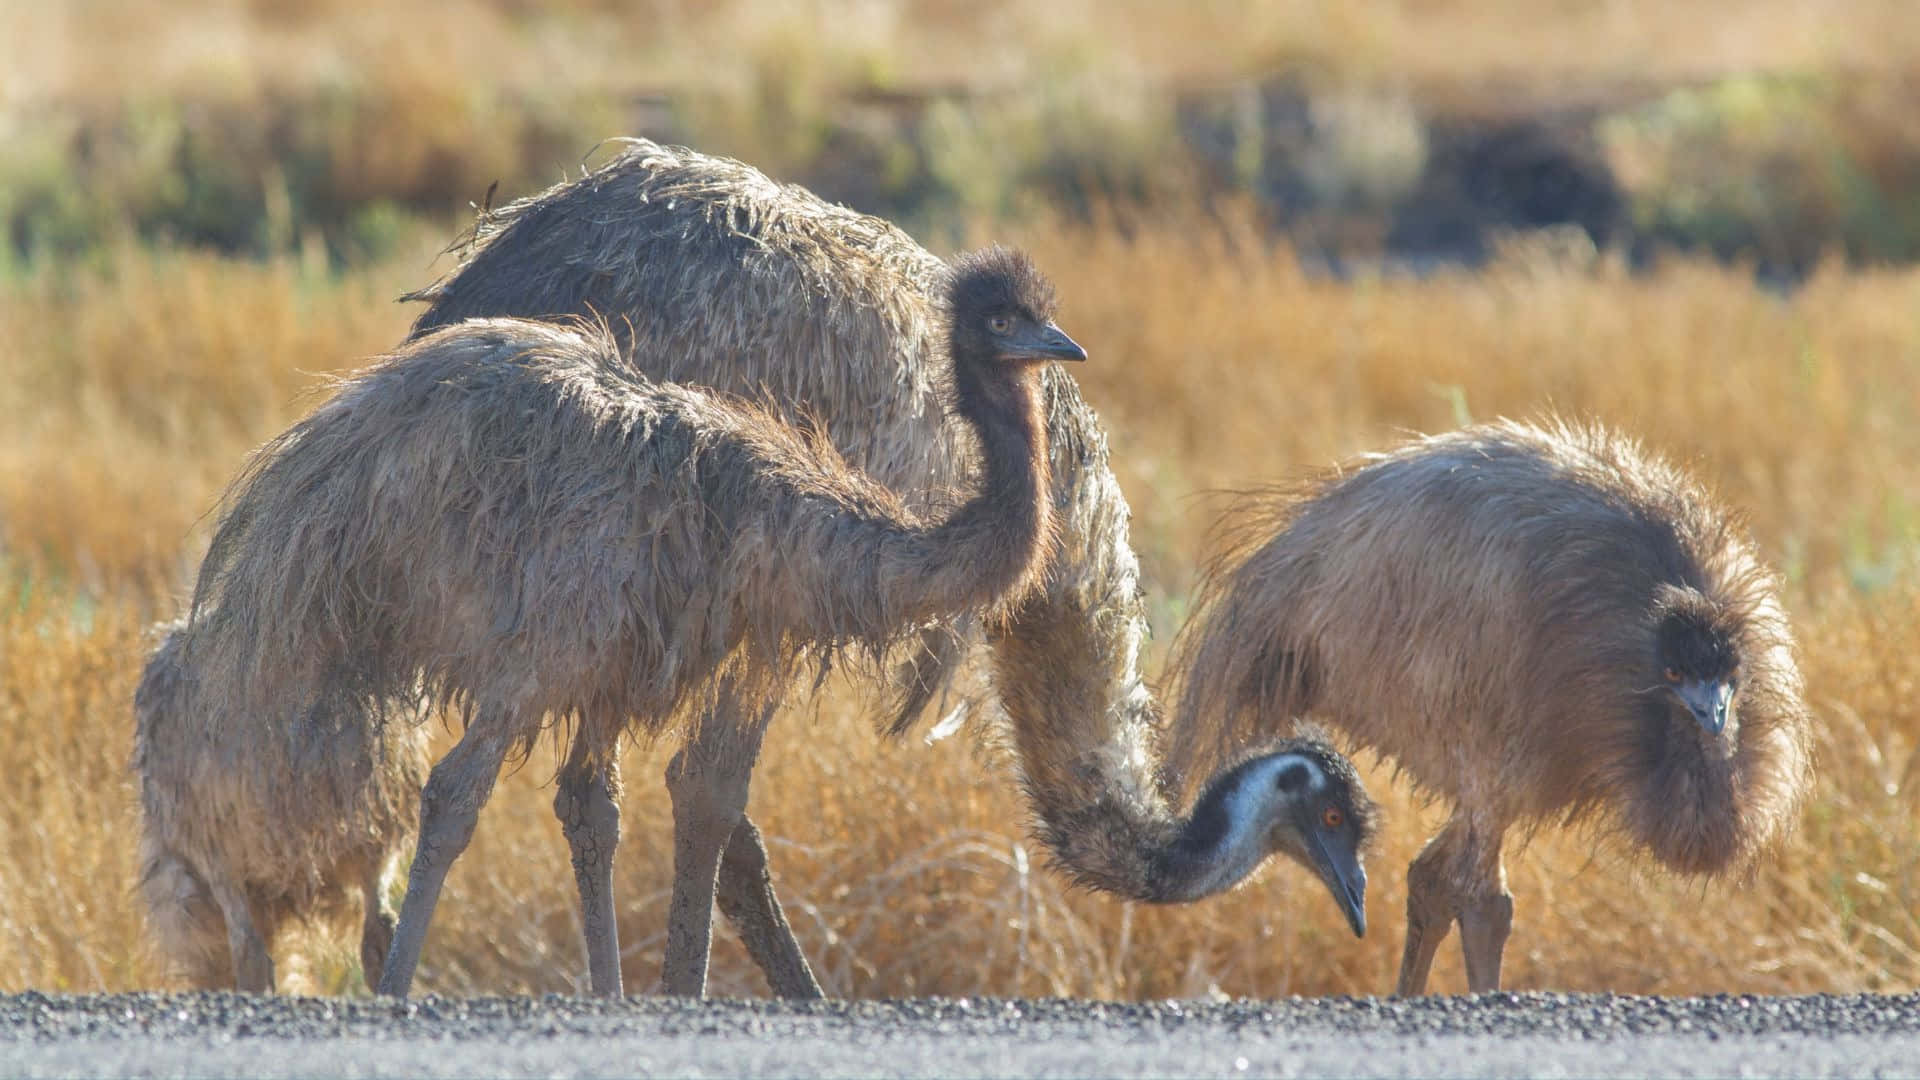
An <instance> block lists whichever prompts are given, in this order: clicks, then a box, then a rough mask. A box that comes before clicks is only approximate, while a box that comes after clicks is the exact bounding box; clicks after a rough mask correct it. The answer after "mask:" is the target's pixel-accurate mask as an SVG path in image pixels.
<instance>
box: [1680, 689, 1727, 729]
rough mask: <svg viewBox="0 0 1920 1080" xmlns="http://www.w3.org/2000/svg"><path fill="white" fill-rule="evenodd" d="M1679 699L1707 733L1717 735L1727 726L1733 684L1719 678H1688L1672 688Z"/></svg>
mask: <svg viewBox="0 0 1920 1080" xmlns="http://www.w3.org/2000/svg"><path fill="white" fill-rule="evenodd" d="M1673 692H1674V693H1675V694H1676V695H1678V696H1679V698H1680V701H1681V703H1682V704H1684V705H1685V706H1686V707H1687V711H1688V712H1690V713H1692V714H1693V718H1694V719H1695V720H1697V721H1699V723H1700V726H1701V727H1703V728H1705V729H1706V730H1707V734H1709V735H1715V736H1717V735H1719V734H1720V733H1721V732H1722V731H1725V730H1726V727H1727V706H1728V705H1729V704H1731V703H1732V702H1733V686H1732V685H1731V684H1729V683H1728V682H1727V681H1726V680H1724V679H1721V680H1717V681H1714V682H1708V681H1706V680H1705V679H1688V680H1686V681H1685V682H1682V683H1681V684H1680V685H1678V686H1676V687H1674V688H1673Z"/></svg>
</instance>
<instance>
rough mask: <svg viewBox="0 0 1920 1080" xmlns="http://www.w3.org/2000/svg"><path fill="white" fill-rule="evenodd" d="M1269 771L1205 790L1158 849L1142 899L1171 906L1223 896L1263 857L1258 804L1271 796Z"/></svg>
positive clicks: (1237, 775) (1242, 774)
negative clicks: (1221, 894)
mask: <svg viewBox="0 0 1920 1080" xmlns="http://www.w3.org/2000/svg"><path fill="white" fill-rule="evenodd" d="M1273 790H1274V788H1273V780H1272V776H1271V771H1270V770H1264V769H1253V770H1247V769H1239V770H1235V771H1233V772H1230V773H1228V774H1226V775H1225V776H1223V777H1221V778H1220V779H1219V780H1217V781H1215V782H1214V783H1213V784H1211V785H1209V786H1208V787H1207V790H1206V792H1205V793H1203V794H1202V795H1201V796H1200V799H1199V801H1198V802H1196V803H1194V806H1193V812H1192V813H1191V814H1189V815H1187V820H1186V821H1185V822H1184V823H1183V824H1182V825H1181V826H1180V827H1179V831H1178V833H1177V834H1176V835H1174V836H1173V837H1172V838H1171V840H1170V841H1169V842H1168V843H1167V844H1166V845H1165V846H1164V847H1163V848H1161V849H1160V851H1159V852H1158V853H1157V854H1158V857H1157V859H1155V860H1154V862H1153V864H1152V866H1151V870H1152V874H1151V876H1150V879H1149V881H1148V883H1147V884H1148V888H1147V892H1148V894H1149V895H1147V896H1144V897H1142V899H1146V900H1151V901H1153V902H1155V903H1162V904H1174V903H1184V902H1186V901H1189V900H1199V899H1201V898H1203V897H1208V896H1212V895H1214V894H1215V893H1222V892H1225V891H1227V890H1228V889H1231V888H1233V887H1234V886H1235V885H1238V884H1239V883H1240V881H1241V880H1242V879H1243V878H1245V877H1246V876H1247V875H1248V874H1251V873H1253V871H1254V868H1256V867H1258V866H1259V865H1260V863H1261V861H1262V860H1263V859H1265V858H1266V857H1267V854H1268V851H1269V849H1268V847H1267V845H1266V844H1265V843H1264V842H1263V837H1262V835H1261V833H1262V829H1261V827H1260V821H1261V818H1262V815H1261V814H1260V813H1259V810H1260V806H1259V801H1260V800H1261V799H1262V798H1272V797H1273V795H1272V792H1273Z"/></svg>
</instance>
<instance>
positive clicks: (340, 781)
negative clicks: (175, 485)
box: [132, 620, 428, 993]
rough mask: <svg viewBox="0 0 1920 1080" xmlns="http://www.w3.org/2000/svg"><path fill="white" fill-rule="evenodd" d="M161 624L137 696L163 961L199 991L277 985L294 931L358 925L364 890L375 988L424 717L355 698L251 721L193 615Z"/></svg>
mask: <svg viewBox="0 0 1920 1080" xmlns="http://www.w3.org/2000/svg"><path fill="white" fill-rule="evenodd" d="M158 632H159V633H160V634H161V635H162V637H161V641H160V644H159V646H158V647H156V648H155V649H154V651H153V653H152V654H151V655H150V656H149V657H148V658H147V663H146V667H145V668H144V670H143V671H142V673H141V677H140V685H139V688H138V689H137V690H136V691H135V693H134V699H133V700H134V741H133V757H132V769H133V773H134V776H135V779H136V783H137V785H138V787H139V789H140V809H141V833H140V893H141V897H142V899H143V900H144V901H145V904H146V908H147V912H148V922H149V924H150V929H151V931H152V933H153V936H154V938H155V940H156V944H157V945H158V947H159V952H160V955H161V956H162V957H163V958H164V959H165V961H166V962H167V964H168V966H169V968H170V969H171V970H172V973H173V974H174V975H176V976H177V977H180V978H183V979H184V980H185V981H186V982H187V983H188V985H190V986H192V987H194V988H196V989H215V988H219V987H223V986H233V987H237V988H239V989H241V990H246V991H251V992H255V993H266V992H269V991H271V990H273V988H274V974H273V957H272V952H271V946H272V943H273V942H274V940H275V939H276V938H277V937H278V935H279V932H280V930H281V928H282V927H285V926H287V925H289V924H292V923H306V924H324V925H332V926H335V927H336V928H337V927H340V926H342V925H343V924H346V923H347V922H348V921H349V918H350V913H351V912H352V910H353V906H352V898H351V893H352V891H353V890H355V889H358V891H359V893H360V900H361V912H362V915H361V934H360V964H361V970H362V972H363V973H364V974H365V976H366V978H367V983H368V985H369V986H372V985H375V984H377V983H378V982H379V981H380V971H381V966H382V965H383V964H384V963H385V961H386V957H387V948H388V945H389V944H390V943H391V941H392V938H393V925H394V911H393V907H392V905H391V904H390V903H389V902H388V901H387V899H386V895H385V890H384V889H383V888H382V887H381V886H382V882H384V881H385V879H386V876H387V875H388V874H389V873H391V872H392V870H393V868H394V864H395V862H396V861H397V860H398V858H399V856H400V855H401V853H402V852H403V851H404V850H405V849H406V848H407V847H409V846H411V845H412V843H413V837H414V825H415V822H417V821H418V820H419V801H420V785H421V784H422V783H424V782H425V780H426V776H427V746H426V737H427V733H428V729H427V727H426V725H425V724H423V723H418V722H415V720H416V718H415V717H413V716H412V715H411V714H408V715H399V716H389V715H383V714H380V713H377V712H372V711H368V710H367V708H366V706H365V704H364V703H362V702H359V701H355V700H351V699H346V698H336V699H334V700H331V701H328V702H327V703H326V704H325V707H324V708H323V709H321V710H319V711H318V712H316V714H315V717H314V720H313V721H311V722H310V723H324V724H325V725H326V726H324V727H323V728H320V729H318V730H309V731H305V732H303V731H302V730H301V726H299V725H274V724H260V723H255V722H252V721H253V717H252V716H251V714H249V713H247V712H245V711H244V710H235V709H233V708H230V707H228V705H227V701H228V700H229V699H228V698H226V697H225V696H223V695H221V694H219V693H209V692H207V691H208V689H210V688H207V687H203V686H202V685H201V683H200V680H199V678H198V674H197V671H198V669H197V666H196V665H195V664H193V663H191V662H190V661H189V660H188V655H189V653H191V652H193V651H194V650H195V648H196V643H195V642H193V641H192V640H191V638H190V636H189V631H188V629H187V626H186V622H185V620H178V621H175V622H173V623H169V624H165V625H162V626H161V627H159V628H158ZM323 718H324V719H323ZM261 822H270V823H272V825H271V827H268V828H257V827H248V825H249V823H261Z"/></svg>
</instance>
